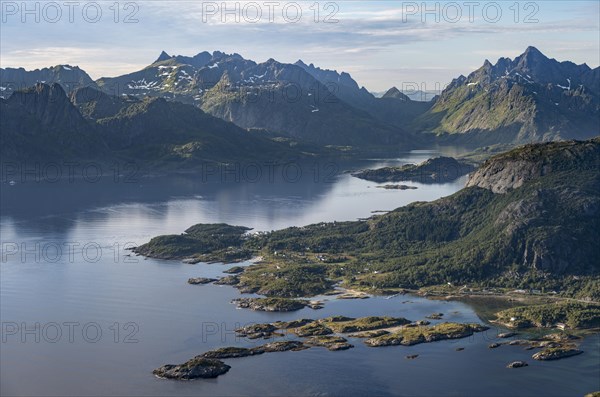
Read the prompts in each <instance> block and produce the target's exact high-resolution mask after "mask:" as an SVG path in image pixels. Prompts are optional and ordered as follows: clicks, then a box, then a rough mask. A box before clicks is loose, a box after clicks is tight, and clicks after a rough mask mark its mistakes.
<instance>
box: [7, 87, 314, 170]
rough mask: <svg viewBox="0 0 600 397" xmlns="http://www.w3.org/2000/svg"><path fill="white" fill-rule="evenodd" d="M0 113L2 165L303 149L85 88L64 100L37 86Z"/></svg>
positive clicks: (192, 161) (152, 102) (199, 158)
mask: <svg viewBox="0 0 600 397" xmlns="http://www.w3.org/2000/svg"><path fill="white" fill-rule="evenodd" d="M0 110H1V111H2V117H1V118H0V127H1V131H0V140H1V141H2V146H1V148H0V155H1V156H2V158H3V160H4V161H28V162H31V161H56V160H90V159H94V160H97V161H112V160H115V159H128V160H135V161H139V162H140V163H142V164H144V165H147V166H150V167H152V166H154V167H161V168H164V167H169V168H180V167H185V166H187V165H197V164H200V163H203V162H207V161H208V162H230V163H232V162H237V161H248V162H249V161H255V160H263V161H266V160H269V161H276V160H279V159H286V160H291V159H298V158H302V157H303V156H305V155H306V154H305V152H303V151H302V149H304V148H305V146H302V145H299V146H298V145H296V144H295V143H294V142H292V141H285V140H284V141H281V140H279V141H275V140H273V139H270V138H268V137H265V136H263V134H260V133H257V132H250V131H247V130H245V129H242V128H240V127H238V126H236V125H235V124H232V123H229V122H226V121H223V120H221V119H219V118H216V117H214V116H211V115H209V114H207V113H205V112H203V111H202V110H201V109H199V108H197V107H195V106H192V105H188V104H184V103H180V102H176V101H167V100H166V99H164V98H159V97H143V98H137V97H132V96H119V97H117V96H110V95H108V94H106V93H104V92H102V91H100V90H97V89H95V88H92V87H81V88H77V89H75V90H73V91H71V93H70V94H69V95H67V93H66V92H65V90H64V89H63V88H62V86H61V85H60V84H58V83H52V84H50V85H48V84H43V83H37V84H36V85H34V86H33V87H30V88H27V89H25V90H20V91H16V92H14V93H13V94H12V95H11V96H10V97H9V98H8V99H0ZM292 145H293V146H298V147H296V148H294V149H292V148H291V146H292Z"/></svg>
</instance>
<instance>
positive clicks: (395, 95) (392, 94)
mask: <svg viewBox="0 0 600 397" xmlns="http://www.w3.org/2000/svg"><path fill="white" fill-rule="evenodd" d="M382 98H383V99H400V100H402V101H410V98H409V97H408V96H407V95H405V94H404V93H402V91H400V90H399V89H398V88H396V87H392V88H390V89H389V90H387V92H386V93H385V94H383V96H382Z"/></svg>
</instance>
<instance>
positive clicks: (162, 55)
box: [154, 51, 171, 63]
mask: <svg viewBox="0 0 600 397" xmlns="http://www.w3.org/2000/svg"><path fill="white" fill-rule="evenodd" d="M169 59H171V55H169V54H167V53H166V52H165V51H162V52H161V53H160V55H159V56H158V58H156V61H154V63H156V62H162V61H167V60H169Z"/></svg>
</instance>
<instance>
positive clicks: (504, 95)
mask: <svg viewBox="0 0 600 397" xmlns="http://www.w3.org/2000/svg"><path fill="white" fill-rule="evenodd" d="M37 83H40V84H42V85H43V84H45V85H47V86H48V87H49V88H51V93H52V95H54V96H57V97H61V96H62V94H61V93H60V92H59V91H58V87H55V86H53V84H54V83H56V84H58V85H59V86H60V87H62V90H63V91H64V94H65V95H64V96H65V98H67V95H68V98H69V99H70V101H71V102H72V105H73V107H74V108H75V109H76V110H77V111H78V112H80V116H81V118H82V119H83V120H84V121H83V122H82V121H81V120H78V119H76V118H75V119H73V120H71V123H73V124H72V125H70V124H68V123H67V124H65V123H64V120H62V121H61V117H59V116H56V117H57V120H56V121H53V119H52V117H49V116H48V115H46V116H44V117H45V118H42V119H39V117H41V115H40V114H38V113H37V111H33V110H32V109H30V108H29V107H27V106H29V105H27V106H25V104H24V103H23V102H22V99H23V98H24V95H25V96H26V97H28V98H29V97H32V96H35V97H36V98H37V99H36V100H39V101H40V103H43V101H44V99H43V98H44V95H45V92H46V90H47V88H43V87H41V86H35V87H34V88H33V89H31V87H32V86H34V85H36V84H37ZM82 89H85V90H84V91H82ZM0 90H1V92H0V97H2V100H3V102H2V107H3V108H6V109H9V108H10V109H11V114H10V116H8V119H7V120H3V121H2V123H3V125H5V126H7V127H8V126H10V127H11V128H10V131H9V132H7V133H3V135H4V136H7V137H8V136H10V137H12V138H15V139H16V141H14V142H13V141H12V138H11V140H9V141H8V142H7V143H6V145H7V146H6V147H7V148H8V147H13V146H14V147H15V148H16V146H18V145H17V143H18V142H25V141H26V136H28V135H27V134H26V133H24V132H23V131H22V130H23V128H25V127H23V126H22V125H19V122H18V120H19V117H20V116H18V117H16V119H17V120H14V119H15V116H17V115H20V114H22V112H26V113H28V114H34V115H35V116H34V117H33V118H31V117H29V118H27V120H28V123H31V125H34V126H35V128H33V131H36V130H37V129H40V130H57V129H62V131H63V132H62V133H63V134H67V135H68V134H76V133H78V132H79V131H82V130H85V131H96V130H98V129H100V130H102V131H103V132H102V133H99V134H98V133H96V132H92V135H93V136H94V137H96V135H98V136H100V137H102V139H106V137H108V136H110V140H109V141H107V142H110V145H109V146H111V145H112V147H113V148H112V149H111V150H128V149H127V145H132V144H133V142H138V143H139V141H138V138H139V137H141V136H144V137H148V138H149V137H150V136H152V139H150V140H147V141H146V140H144V143H146V142H155V143H157V144H158V141H160V139H162V144H165V143H167V142H169V144H172V145H174V147H176V146H178V145H182V144H184V142H183V141H185V139H184V140H183V141H182V140H181V139H182V134H183V135H185V134H186V133H188V132H189V133H191V134H196V133H199V131H204V132H205V133H208V134H209V135H211V136H213V137H214V138H215V139H216V137H217V136H221V132H220V131H221V130H227V131H230V132H231V131H235V134H238V136H242V137H244V138H248V137H249V138H251V139H252V140H254V139H259V138H260V139H262V141H261V142H262V144H267V143H268V144H273V143H274V140H273V139H276V140H279V141H280V142H279V143H281V141H282V140H283V141H286V140H288V142H287V144H286V145H287V146H288V148H289V146H290V145H289V140H291V141H294V142H296V143H298V142H302V143H305V144H306V145H308V146H307V147H312V148H315V147H316V146H320V147H323V146H337V147H347V146H351V147H353V148H359V149H365V148H368V147H382V148H385V150H389V151H390V152H397V151H398V150H406V149H413V148H419V147H427V146H431V145H432V144H436V143H442V144H461V145H467V146H472V147H481V146H486V145H494V144H508V145H517V144H521V143H527V142H539V141H549V140H560V139H586V138H589V137H593V136H595V135H598V133H599V131H600V125H599V116H600V100H599V98H600V68H595V69H591V68H590V67H588V66H587V65H585V64H584V65H576V64H574V63H572V62H568V61H565V62H559V61H556V60H554V59H550V58H548V57H546V56H545V55H543V54H542V53H541V52H540V51H539V50H537V49H536V48H534V47H529V48H528V49H527V50H526V51H525V52H524V53H523V54H522V55H520V56H518V57H517V58H515V59H514V60H512V59H509V58H500V59H499V60H498V61H497V63H496V64H492V63H490V62H489V61H487V60H486V61H485V63H484V64H483V66H482V67H481V68H479V69H478V70H476V71H474V72H472V73H471V74H469V75H468V76H467V77H465V76H459V77H458V78H456V79H454V80H453V81H452V83H451V84H450V85H449V86H448V87H447V88H446V89H445V90H444V91H443V92H442V93H441V94H440V95H439V96H437V97H436V98H434V99H433V100H432V101H429V102H424V101H414V100H411V98H410V97H409V96H408V95H406V94H405V93H403V92H401V91H400V90H399V89H397V88H395V87H392V88H390V89H389V90H388V91H387V92H385V94H383V95H382V96H381V97H376V96H374V95H373V94H371V93H370V92H368V91H367V90H366V89H365V88H364V87H360V86H359V84H358V83H357V82H356V81H355V80H354V79H353V78H352V77H351V76H350V75H349V74H348V73H345V72H338V71H335V70H327V69H321V68H319V67H316V66H314V65H313V64H308V65H307V64H306V63H304V62H303V61H301V60H299V61H297V62H296V63H294V64H289V63H281V62H277V61H276V60H274V59H269V60H267V61H266V62H263V63H256V62H254V61H252V60H248V59H245V58H243V57H242V56H241V55H239V54H225V53H223V52H219V51H215V52H213V53H209V52H201V53H198V54H197V55H195V56H191V57H189V56H181V55H176V56H172V55H169V54H167V53H166V52H164V51H163V52H162V53H161V54H160V55H159V57H158V58H157V59H156V60H155V61H154V62H152V63H151V64H150V65H148V66H147V67H145V68H143V69H141V70H139V71H136V72H133V73H129V74H125V75H122V76H117V77H110V78H108V77H103V78H100V79H98V80H96V81H94V80H93V79H92V78H91V77H90V76H89V75H88V74H87V73H86V72H85V71H83V70H81V69H80V68H78V67H76V66H70V65H58V66H54V67H51V68H44V69H41V70H40V69H36V70H33V71H26V70H25V69H23V68H17V69H15V68H6V69H0ZM19 91H20V92H22V94H19V93H18V92H19ZM17 94H18V96H17V97H16V98H15V99H13V98H12V96H13V95H17ZM84 96H85V97H90V98H93V99H90V100H86V99H85V98H83V97H84ZM19 98H20V99H19ZM82 98H83V99H82ZM59 102H60V103H62V102H61V101H59ZM63 105H64V107H63V108H61V109H60V111H62V112H67V114H70V113H72V111H73V110H72V109H70V108H69V107H68V104H66V103H63ZM23 106H25V108H23ZM52 109H54V108H50V107H48V108H47V109H46V111H47V112H53V111H55V110H52ZM56 111H58V110H56ZM63 116H64V115H63ZM208 116H213V117H208ZM161 117H167V119H168V118H169V117H170V118H171V119H172V120H173V122H172V123H171V124H168V123H167V122H166V121H165V120H162V119H161ZM21 119H22V120H25V118H21ZM216 119H222V120H224V121H226V122H229V123H225V124H219V123H218V122H217V120H216ZM142 120H143V121H142ZM144 123H147V124H144ZM84 125H85V127H83V126H84ZM75 126H76V127H77V128H75ZM142 126H143V128H145V130H144V131H143V132H142V130H141V129H142ZM235 126H237V127H239V128H235ZM65 128H71V130H69V131H66V130H65ZM213 130H214V131H213ZM184 131H185V133H184ZM211 131H213V132H211ZM242 132H243V133H244V135H240V134H241V133H242ZM140 134H142V135H140ZM235 134H234V135H235ZM162 135H165V136H164V137H162V138H161V136H162ZM16 137H18V139H17V138H16ZM206 137H207V135H206V136H205V138H206ZM187 138H189V139H190V141H188V142H185V144H187V143H189V142H192V141H193V137H190V136H188V137H187ZM187 138H186V139H187ZM171 139H175V141H170V140H171ZM211 139H212V138H211ZM232 139H233V136H232ZM76 141H77V140H73V143H74V142H76ZM217 141H219V142H220V140H216V141H215V144H217V143H216V142H217ZM221 144H222V145H225V143H224V142H221ZM249 144H250V142H248V145H249ZM15 145H16V146H15ZM115 145H117V146H115ZM118 145H122V146H118ZM311 145H313V146H311ZM315 145H316V146H315ZM34 146H35V145H34ZM225 146H226V145H225ZM195 147H196V149H197V147H198V146H197V145H196V146H195ZM204 147H206V146H204ZM188 149H189V147H188V148H187V149H185V150H188ZM196 149H194V150H196ZM7 150H8V149H3V151H7ZM15 150H16V149H15ZM169 150H175V149H174V148H171V149H169ZM177 150H179V149H177ZM194 150H192V151H194ZM159 151H160V150H159ZM196 152H197V153H200V152H203V150H200V151H199V152H198V151H197V150H196ZM161 153H162V154H161V156H162V155H166V153H164V152H161ZM206 153H207V155H208V154H209V153H210V151H207V152H206ZM231 153H239V152H236V151H232V152H231ZM159 157H160V156H159ZM167 157H168V156H167ZM192 157H193V156H192ZM175 158H177V156H175Z"/></svg>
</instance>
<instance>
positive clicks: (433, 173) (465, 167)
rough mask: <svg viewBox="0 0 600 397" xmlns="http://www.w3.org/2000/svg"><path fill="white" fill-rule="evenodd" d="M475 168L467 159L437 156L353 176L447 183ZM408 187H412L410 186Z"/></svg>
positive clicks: (390, 180)
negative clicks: (419, 162)
mask: <svg viewBox="0 0 600 397" xmlns="http://www.w3.org/2000/svg"><path fill="white" fill-rule="evenodd" d="M474 169H475V166H474V165H473V164H471V163H468V162H466V161H461V160H456V159H455V158H453V157H436V158H433V159H429V160H427V161H424V162H423V163H421V164H406V165H403V166H400V167H384V168H378V169H375V170H363V171H359V172H355V173H353V174H352V176H355V177H357V178H360V179H366V180H368V181H373V182H380V183H381V182H401V181H412V182H419V183H447V182H452V181H454V180H456V179H458V178H460V177H461V176H463V175H466V174H468V173H469V172H472V171H473V170H474ZM388 186H394V185H388ZM400 186H402V185H400ZM406 188H411V189H412V187H408V186H407V187H406ZM415 189H416V188H415Z"/></svg>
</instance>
